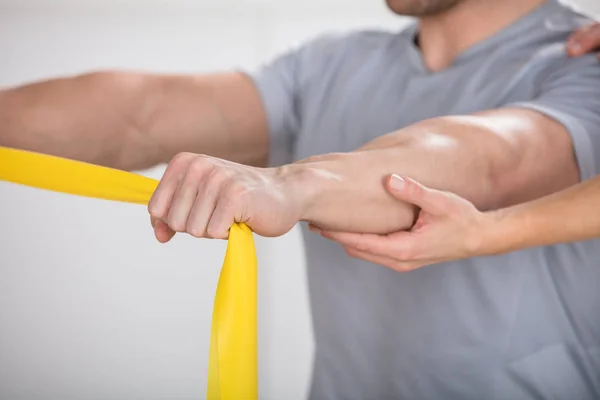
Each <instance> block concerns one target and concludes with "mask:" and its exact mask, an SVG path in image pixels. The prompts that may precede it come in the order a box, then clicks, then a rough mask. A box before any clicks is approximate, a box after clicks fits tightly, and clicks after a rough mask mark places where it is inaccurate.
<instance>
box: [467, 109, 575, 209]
mask: <svg viewBox="0 0 600 400" xmlns="http://www.w3.org/2000/svg"><path fill="white" fill-rule="evenodd" d="M475 117H477V118H478V119H479V122H478V123H479V124H480V125H481V127H482V130H485V131H487V132H488V133H490V134H491V136H492V137H493V141H494V144H493V146H492V147H493V148H495V150H494V152H495V159H494V161H493V163H492V164H493V169H492V170H493V182H494V190H495V191H497V193H498V194H499V196H502V199H499V203H500V204H502V205H503V206H509V205H513V204H518V203H521V202H524V201H528V200H532V199H536V198H539V197H542V196H545V195H547V194H550V193H554V192H556V191H558V190H561V189H564V188H566V187H569V186H571V185H573V184H575V183H577V181H578V180H579V170H578V168H577V162H576V156H575V152H574V146H573V141H572V136H571V134H570V132H569V130H568V128H567V127H566V126H565V125H564V124H563V123H561V122H559V121H558V120H556V119H554V118H551V117H550V116H548V115H546V114H543V113H541V112H538V111H536V110H532V109H525V108H504V109H497V110H489V111H484V112H481V113H478V114H476V115H475Z"/></svg>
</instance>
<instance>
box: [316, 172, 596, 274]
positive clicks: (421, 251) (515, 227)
mask: <svg viewBox="0 0 600 400" xmlns="http://www.w3.org/2000/svg"><path fill="white" fill-rule="evenodd" d="M387 187H388V190H389V191H390V193H391V194H392V195H393V196H394V197H396V198H397V199H398V200H399V201H402V202H408V203H411V204H414V205H416V206H417V207H419V208H420V212H419V217H418V219H417V222H416V223H415V225H414V226H413V227H411V229H410V230H407V231H398V232H394V233H391V234H389V235H374V234H361V233H347V232H333V231H323V230H321V229H319V228H317V227H311V229H312V230H313V231H314V232H315V233H318V234H321V235H322V236H324V237H326V238H328V239H331V240H334V241H336V242H338V243H340V244H342V245H343V246H344V248H345V249H346V251H347V252H348V254H350V255H351V256H353V257H356V258H361V259H363V260H366V261H370V262H374V263H377V264H380V265H383V266H386V267H389V268H392V269H394V270H396V271H400V272H407V271H412V270H414V269H416V268H420V267H423V266H426V265H430V264H436V263H440V262H444V261H452V260H459V259H463V258H470V257H476V256H487V255H495V254H502V253H507V252H511V251H516V250H521V249H525V248H529V247H535V246H546V245H553V244H559V243H566V242H574V241H580V240H588V239H593V238H597V237H600V212H598V204H600V177H597V178H595V179H592V180H589V181H586V182H583V183H580V184H578V185H575V186H573V187H571V188H568V189H565V190H563V191H560V192H558V193H555V194H552V195H549V196H546V197H543V198H541V199H538V200H533V201H530V202H526V203H523V204H519V205H516V206H513V207H508V208H504V209H501V210H497V211H490V212H481V211H479V210H478V209H477V207H475V206H474V205H473V204H472V203H471V202H469V201H467V200H465V199H464V198H462V197H459V196H457V195H455V194H453V193H450V192H444V191H440V190H435V189H431V188H428V187H425V186H423V185H421V184H420V183H417V182H416V181H414V180H412V179H410V178H408V177H400V176H397V175H392V176H391V177H390V178H389V179H388V181H387Z"/></svg>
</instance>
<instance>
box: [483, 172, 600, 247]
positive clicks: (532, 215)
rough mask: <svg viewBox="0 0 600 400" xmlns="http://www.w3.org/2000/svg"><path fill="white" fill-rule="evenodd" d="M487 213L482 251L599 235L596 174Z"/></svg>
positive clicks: (599, 188) (599, 199)
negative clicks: (575, 183)
mask: <svg viewBox="0 0 600 400" xmlns="http://www.w3.org/2000/svg"><path fill="white" fill-rule="evenodd" d="M488 215H489V216H490V217H491V218H490V221H491V223H490V224H489V225H488V230H487V232H484V233H483V235H484V236H485V237H486V239H485V240H483V241H482V243H483V247H484V248H483V249H482V250H483V252H484V253H486V254H490V253H503V252H508V251H514V250H518V249H523V248H527V247H535V246H546V245H553V244H558V243H566V242H576V241H581V240H588V239H593V238H597V237H600V176H598V177H596V178H594V179H591V180H589V181H586V182H584V183H581V184H578V185H575V186H573V187H570V188H568V189H565V190H563V191H561V192H558V193H555V194H552V195H550V196H546V197H543V198H541V199H538V200H534V201H531V202H527V203H524V204H519V205H516V206H513V207H509V208H505V209H502V210H498V211H492V212H489V213H488Z"/></svg>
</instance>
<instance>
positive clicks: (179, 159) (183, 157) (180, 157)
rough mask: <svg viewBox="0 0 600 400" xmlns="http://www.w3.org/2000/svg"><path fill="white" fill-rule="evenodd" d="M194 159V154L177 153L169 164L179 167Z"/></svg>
mask: <svg viewBox="0 0 600 400" xmlns="http://www.w3.org/2000/svg"><path fill="white" fill-rule="evenodd" d="M192 157H193V154H192V153H188V152H181V153H177V154H175V156H174V157H173V158H172V159H171V162H170V163H169V164H171V165H179V164H181V163H184V162H187V161H189V160H190V158H192Z"/></svg>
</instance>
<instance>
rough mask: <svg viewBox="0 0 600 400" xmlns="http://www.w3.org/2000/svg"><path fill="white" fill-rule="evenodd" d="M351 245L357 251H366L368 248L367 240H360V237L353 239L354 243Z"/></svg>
mask: <svg viewBox="0 0 600 400" xmlns="http://www.w3.org/2000/svg"><path fill="white" fill-rule="evenodd" d="M352 247H354V248H355V249H356V250H357V251H364V252H368V251H369V250H370V246H369V244H368V243H367V242H365V241H364V240H360V239H357V240H355V241H354V243H353V244H352Z"/></svg>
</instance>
